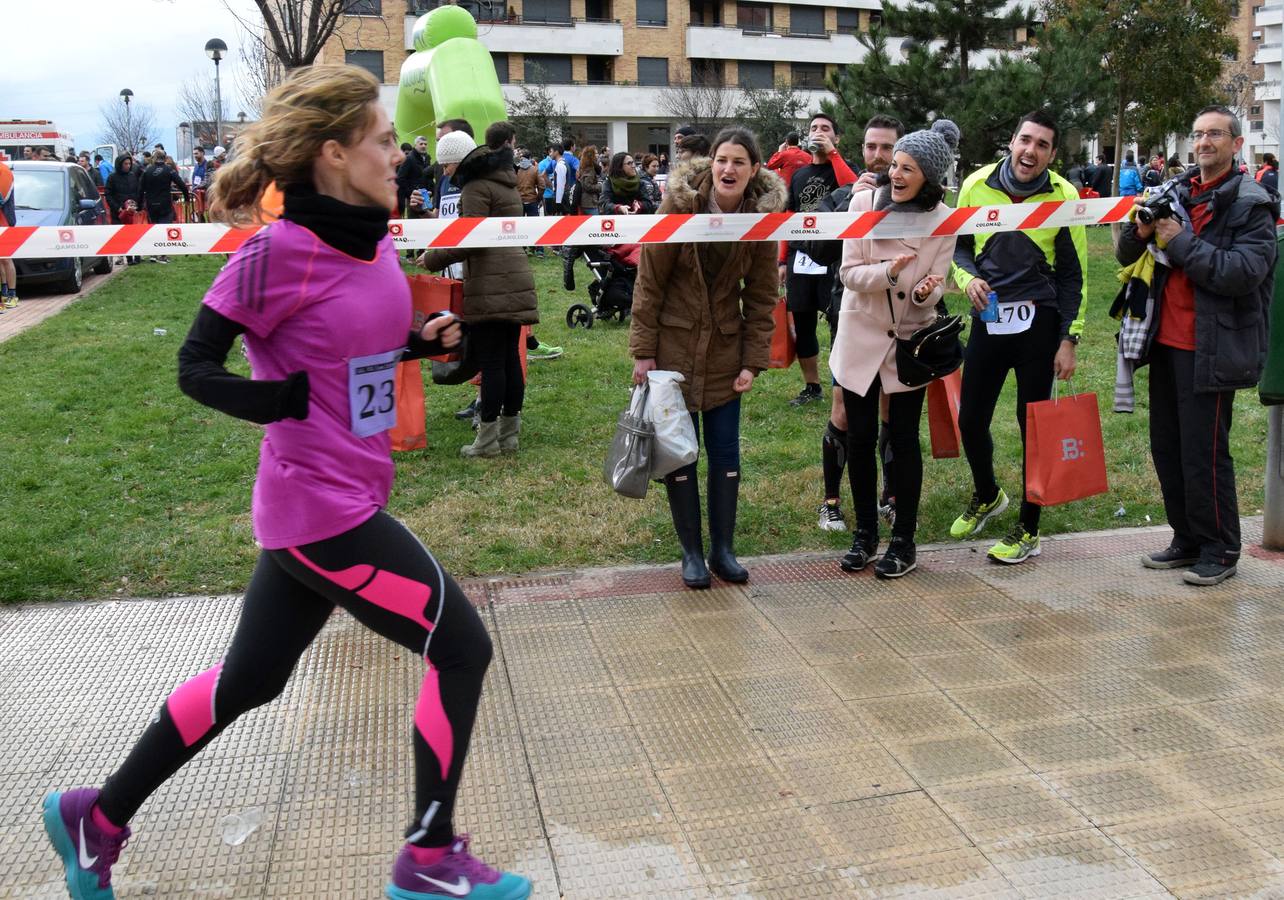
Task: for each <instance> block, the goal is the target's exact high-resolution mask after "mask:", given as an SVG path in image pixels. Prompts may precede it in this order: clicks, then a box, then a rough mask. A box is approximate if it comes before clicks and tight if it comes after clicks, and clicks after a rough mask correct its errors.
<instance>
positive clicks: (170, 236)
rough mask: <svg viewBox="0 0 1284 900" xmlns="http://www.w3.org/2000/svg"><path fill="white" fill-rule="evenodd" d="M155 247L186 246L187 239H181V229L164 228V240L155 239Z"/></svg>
mask: <svg viewBox="0 0 1284 900" xmlns="http://www.w3.org/2000/svg"><path fill="white" fill-rule="evenodd" d="M156 246H157V247H186V246H187V241H185V240H183V229H181V228H172V227H171V228H166V229H165V240H163V241H157V242H156Z"/></svg>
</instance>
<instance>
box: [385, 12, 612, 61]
mask: <svg viewBox="0 0 1284 900" xmlns="http://www.w3.org/2000/svg"><path fill="white" fill-rule="evenodd" d="M416 21H417V19H416V17H414V16H407V17H406V26H405V27H406V49H407V50H413V49H414V46H415V44H414V27H415V22H416ZM477 39H478V40H480V41H481V42H482V44H483V45H484V46H485V47H486V49H487V50H489V51H490V52H491V53H570V54H585V55H588V56H619V55H620V54H622V53H623V52H624V26H623V25H621V24H620V23H619V22H618V21H616V20H614V19H612V20H601V19H598V20H588V19H569V20H567V21H564V22H548V21H531V20H529V19H523V18H522V17H521V16H513V17H512V18H510V19H505V20H504V21H502V22H478V23H477Z"/></svg>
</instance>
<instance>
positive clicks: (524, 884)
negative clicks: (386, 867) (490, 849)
mask: <svg viewBox="0 0 1284 900" xmlns="http://www.w3.org/2000/svg"><path fill="white" fill-rule="evenodd" d="M468 841H469V838H468V835H466V834H464V835H460V836H459V837H457V838H455V842H454V843H453V844H451V845H450V849H449V850H448V851H446V855H445V856H444V857H442V858H441V859H440V860H438V861H437V862H435V863H433V864H432V865H428V866H421V865H419V864H418V863H417V862H415V858H414V856H413V855H412V854H411V852H410V848H409V847H403V848H402V850H401V854H400V855H399V856H398V857H397V862H396V863H395V864H394V865H393V867H392V881H391V882H390V883H389V884H388V888H387V890H386V891H385V893H386V894H387V895H388V896H389V897H390V898H391V900H525V898H527V897H529V896H530V895H531V882H530V879H529V878H523V877H522V876H521V875H513V874H512V873H510V872H501V871H499V869H496V868H493V867H491V866H488V865H486V864H485V863H484V862H482V861H481V860H480V859H478V858H477V857H475V856H473V855H472V854H471V853H469V852H468Z"/></svg>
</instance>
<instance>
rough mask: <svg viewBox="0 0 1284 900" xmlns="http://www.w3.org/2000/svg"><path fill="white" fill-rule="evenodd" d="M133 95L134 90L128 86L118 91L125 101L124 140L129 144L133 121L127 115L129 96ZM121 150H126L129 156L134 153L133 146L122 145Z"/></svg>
mask: <svg viewBox="0 0 1284 900" xmlns="http://www.w3.org/2000/svg"><path fill="white" fill-rule="evenodd" d="M133 96H134V92H133V91H131V90H130V89H129V88H123V89H122V90H121V92H120V99H122V100H124V101H125V140H127V141H128V142H129V143H131V144H132V143H134V128H133V124H134V123H133V122H132V121H131V120H130V117H129V98H130V97H133ZM121 150H122V152H127V153H128V154H129V155H130V156H133V155H134V148H133V147H122V148H121Z"/></svg>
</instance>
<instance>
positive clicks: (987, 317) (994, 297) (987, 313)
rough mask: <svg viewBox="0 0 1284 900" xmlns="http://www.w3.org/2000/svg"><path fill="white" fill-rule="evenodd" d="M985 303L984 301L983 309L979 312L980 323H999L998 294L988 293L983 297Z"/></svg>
mask: <svg viewBox="0 0 1284 900" xmlns="http://www.w3.org/2000/svg"><path fill="white" fill-rule="evenodd" d="M985 301H986V302H985V309H983V310H981V315H980V316H979V318H980V320H981V321H982V322H997V321H999V295H998V293H997V292H995V291H990V293H988V294H986V295H985Z"/></svg>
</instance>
